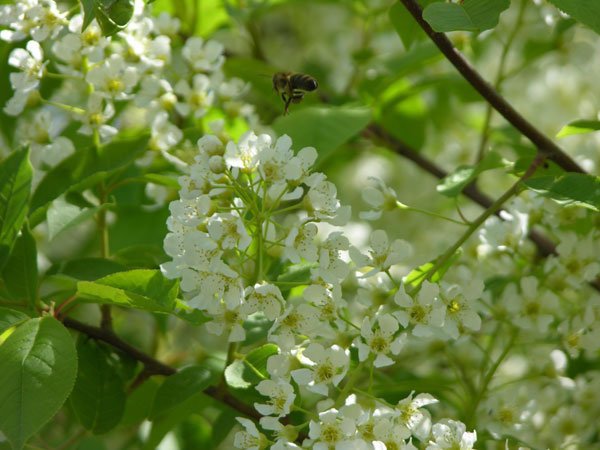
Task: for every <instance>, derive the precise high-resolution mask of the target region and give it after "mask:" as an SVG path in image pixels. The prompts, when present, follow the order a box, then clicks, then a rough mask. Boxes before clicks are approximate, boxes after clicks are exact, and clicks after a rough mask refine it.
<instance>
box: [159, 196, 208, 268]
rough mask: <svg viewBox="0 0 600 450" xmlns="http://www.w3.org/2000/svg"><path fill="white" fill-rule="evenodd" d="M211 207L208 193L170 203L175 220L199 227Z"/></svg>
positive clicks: (170, 209)
mask: <svg viewBox="0 0 600 450" xmlns="http://www.w3.org/2000/svg"><path fill="white" fill-rule="evenodd" d="M210 209H211V200H210V197H209V196H208V195H199V196H197V197H195V198H190V199H186V198H182V199H181V200H174V201H172V202H171V203H170V204H169V211H170V212H171V217H172V218H173V220H175V221H177V222H179V223H180V224H182V225H184V226H186V227H197V226H198V225H200V224H201V223H203V222H204V221H205V220H206V217H207V214H208V212H209V211H210ZM172 256H173V255H172Z"/></svg>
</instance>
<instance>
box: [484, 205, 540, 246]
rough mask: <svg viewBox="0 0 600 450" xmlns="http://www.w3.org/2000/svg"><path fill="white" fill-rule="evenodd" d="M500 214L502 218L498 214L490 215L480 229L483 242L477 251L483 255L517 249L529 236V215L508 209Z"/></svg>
mask: <svg viewBox="0 0 600 450" xmlns="http://www.w3.org/2000/svg"><path fill="white" fill-rule="evenodd" d="M500 214H501V216H502V219H500V218H499V217H497V216H492V217H489V218H488V219H487V220H486V221H485V224H484V225H483V227H482V228H481V230H480V231H479V239H480V241H481V244H480V245H479V246H478V247H477V252H478V253H479V255H481V256H486V255H489V254H492V253H495V252H499V251H500V252H504V251H516V250H517V249H518V248H519V246H520V245H522V243H523V241H524V240H525V238H526V237H527V234H528V232H529V216H528V215H526V214H522V213H518V212H515V213H513V214H511V213H508V212H506V211H502V212H501V213H500Z"/></svg>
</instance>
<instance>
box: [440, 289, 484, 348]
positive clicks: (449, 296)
mask: <svg viewBox="0 0 600 450" xmlns="http://www.w3.org/2000/svg"><path fill="white" fill-rule="evenodd" d="M482 294H483V282H482V281H481V280H478V279H474V280H473V281H471V282H470V283H469V284H467V285H466V286H465V287H464V289H463V288H462V287H460V286H458V285H451V286H448V287H446V288H445V289H444V290H443V291H442V292H441V293H440V298H441V300H442V301H443V302H444V304H445V305H446V318H445V320H444V326H443V329H444V331H445V332H446V333H447V334H448V335H449V336H450V337H451V338H452V339H458V336H459V335H460V334H461V333H463V332H464V329H465V328H468V329H469V330H473V331H478V330H479V329H480V328H481V317H479V314H477V311H476V304H475V302H476V301H477V300H478V299H480V298H481V295H482Z"/></svg>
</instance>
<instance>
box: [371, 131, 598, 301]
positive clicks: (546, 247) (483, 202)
mask: <svg viewBox="0 0 600 450" xmlns="http://www.w3.org/2000/svg"><path fill="white" fill-rule="evenodd" d="M363 135H365V136H366V137H368V138H373V137H375V138H377V139H379V140H380V141H381V142H383V143H384V144H385V145H386V146H387V147H388V148H390V149H391V150H393V151H394V152H395V153H397V154H399V155H401V156H403V157H405V158H406V159H408V160H410V161H412V162H414V163H415V164H416V165H417V166H419V167H420V168H421V169H423V170H425V171H426V172H429V173H430V174H432V175H433V176H434V177H436V178H439V179H442V178H445V177H447V176H448V172H446V171H445V170H443V169H442V168H441V167H439V166H438V165H436V164H435V163H434V162H432V161H430V160H429V159H427V158H425V157H424V156H423V155H422V154H421V153H419V152H417V151H416V150H414V149H413V148H411V147H410V146H409V145H407V144H406V143H404V142H402V141H400V140H398V139H396V138H395V137H393V136H391V135H390V134H389V133H388V132H387V131H385V130H384V129H383V128H381V127H380V126H378V125H376V124H370V125H369V126H368V127H367V128H366V129H365V130H364V131H363ZM462 194H463V195H464V196H465V197H467V198H469V199H471V200H472V201H474V202H475V203H477V204H478V205H480V206H482V207H483V208H485V209H488V208H490V207H491V206H492V205H493V204H494V200H493V199H492V198H491V197H489V196H487V195H486V194H484V193H483V192H481V191H480V190H479V188H478V187H477V186H476V185H475V184H474V183H471V184H469V185H467V186H466V187H465V188H464V189H463V190H462ZM501 211H502V210H501V209H497V210H496V211H494V212H493V214H494V215H496V216H498V217H500V218H501V219H502V215H501V214H500V212H501ZM528 238H529V239H530V240H531V241H532V242H533V243H534V244H535V246H536V247H537V250H538V252H539V254H540V256H542V257H544V258H546V257H548V256H551V255H558V253H557V251H556V246H555V245H554V243H553V242H552V241H550V239H548V238H547V237H546V236H544V235H543V234H542V233H539V232H538V231H536V230H529V234H528ZM590 285H591V286H592V287H593V288H594V289H595V290H597V291H599V292H600V279H596V280H594V281H592V282H590Z"/></svg>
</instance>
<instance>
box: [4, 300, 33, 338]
mask: <svg viewBox="0 0 600 450" xmlns="http://www.w3.org/2000/svg"><path fill="white" fill-rule="evenodd" d="M27 319H29V316H28V315H27V314H25V313H23V312H21V311H17V310H15V309H10V308H4V307H2V306H0V336H1V335H2V333H4V332H5V331H6V330H8V329H9V328H12V327H14V326H15V325H18V324H20V323H21V322H24V321H26V320H27ZM1 342H2V339H0V345H1Z"/></svg>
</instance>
